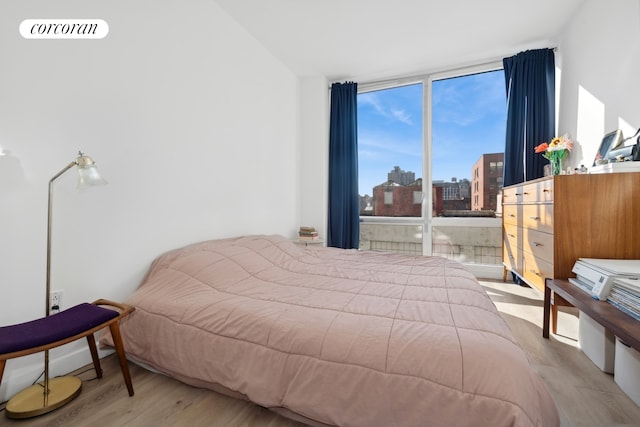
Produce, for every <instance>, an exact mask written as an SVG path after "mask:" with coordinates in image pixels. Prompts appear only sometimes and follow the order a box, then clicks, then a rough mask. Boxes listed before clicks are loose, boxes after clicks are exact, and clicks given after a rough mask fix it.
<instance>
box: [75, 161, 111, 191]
mask: <svg viewBox="0 0 640 427" xmlns="http://www.w3.org/2000/svg"><path fill="white" fill-rule="evenodd" d="M76 165H77V166H78V188H80V189H82V188H87V187H91V186H94V185H106V184H107V180H106V179H104V178H103V177H102V176H100V173H99V172H98V168H97V167H96V164H95V162H94V161H93V159H92V158H91V157H89V156H87V155H84V154H82V153H80V155H79V156H78V158H77V159H76Z"/></svg>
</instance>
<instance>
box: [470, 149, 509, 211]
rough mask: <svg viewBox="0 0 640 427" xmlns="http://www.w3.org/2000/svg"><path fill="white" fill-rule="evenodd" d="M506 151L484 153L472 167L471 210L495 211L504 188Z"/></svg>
mask: <svg viewBox="0 0 640 427" xmlns="http://www.w3.org/2000/svg"><path fill="white" fill-rule="evenodd" d="M503 165H504V153H492V154H483V155H482V156H481V157H480V159H479V160H478V161H477V162H476V163H475V164H474V165H473V168H472V169H471V210H474V211H487V210H492V211H495V210H496V209H497V207H498V204H497V198H498V193H499V192H500V189H502V169H503Z"/></svg>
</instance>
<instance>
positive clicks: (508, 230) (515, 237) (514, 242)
mask: <svg viewBox="0 0 640 427" xmlns="http://www.w3.org/2000/svg"><path fill="white" fill-rule="evenodd" d="M521 233H522V228H520V227H517V226H515V225H512V224H505V225H504V229H503V231H502V236H503V242H502V262H503V263H504V264H505V265H506V266H507V267H508V268H509V269H510V270H512V271H521V270H522V250H521V248H520V244H521V242H522V240H521V239H522V237H521Z"/></svg>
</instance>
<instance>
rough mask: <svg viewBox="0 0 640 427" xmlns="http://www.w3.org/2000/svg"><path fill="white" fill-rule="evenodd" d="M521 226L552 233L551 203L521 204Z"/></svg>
mask: <svg viewBox="0 0 640 427" xmlns="http://www.w3.org/2000/svg"><path fill="white" fill-rule="evenodd" d="M522 227H523V228H529V229H532V230H538V231H544V232H546V233H553V205H523V206H522Z"/></svg>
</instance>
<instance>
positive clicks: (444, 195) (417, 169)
mask: <svg viewBox="0 0 640 427" xmlns="http://www.w3.org/2000/svg"><path fill="white" fill-rule="evenodd" d="M505 117H506V100H505V89H504V75H503V72H502V69H500V67H499V66H497V65H496V64H493V67H491V66H489V67H476V68H473V69H467V70H458V71H456V72H451V73H439V74H436V75H429V76H424V77H421V78H418V79H413V80H406V81H401V82H398V83H388V82H387V83H384V86H382V85H362V86H361V91H360V93H359V95H358V150H359V153H358V155H359V166H358V169H359V193H360V216H361V221H362V223H361V235H360V242H361V249H374V250H393V251H399V252H406V253H414V254H425V255H431V254H433V255H441V256H445V257H448V258H451V259H456V260H459V261H461V262H463V263H467V264H478V265H479V264H485V265H497V264H500V262H501V235H500V227H499V223H500V220H499V219H496V216H497V215H499V214H500V212H499V207H500V206H499V205H500V200H499V194H500V189H501V188H502V165H503V157H502V156H503V149H504V129H505V121H506V119H505ZM424 230H427V232H426V233H425V232H424Z"/></svg>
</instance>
